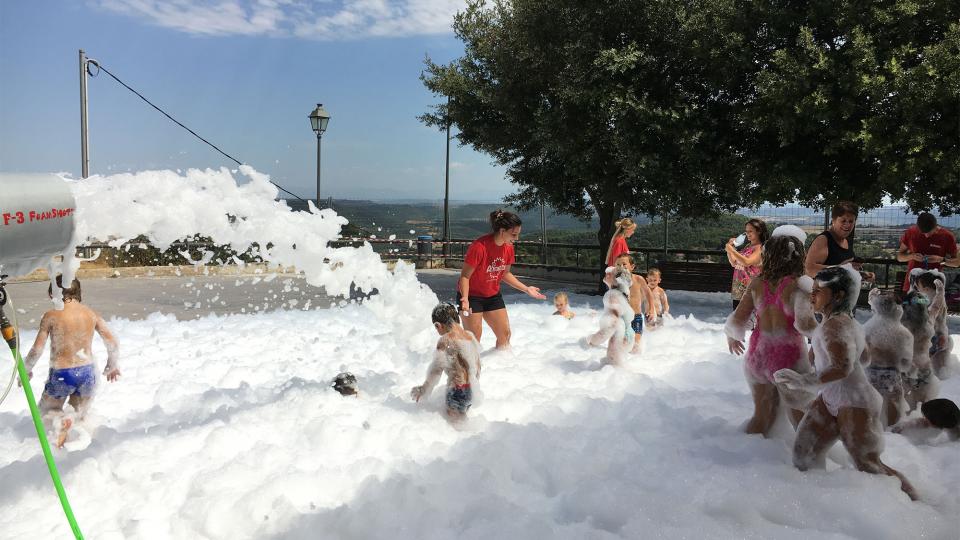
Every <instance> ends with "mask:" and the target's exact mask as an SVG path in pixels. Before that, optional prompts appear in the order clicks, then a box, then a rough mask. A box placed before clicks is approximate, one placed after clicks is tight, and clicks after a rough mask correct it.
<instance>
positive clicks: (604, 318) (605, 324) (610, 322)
mask: <svg viewBox="0 0 960 540" xmlns="http://www.w3.org/2000/svg"><path fill="white" fill-rule="evenodd" d="M618 324H620V318H619V317H615V316H613V315H609V314H605V315H601V316H600V329H599V330H597V332H596V333H595V334H593V335H592V336H590V337H589V338H587V341H588V342H589V343H590V345H593V346H594V347H599V346H600V345H602V344H603V342H604V341H607V340H609V339H610V337H611V336H612V335H613V334H614V333H615V332H616V330H617V325H618Z"/></svg>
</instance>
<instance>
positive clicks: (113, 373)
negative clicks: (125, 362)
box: [103, 368, 120, 382]
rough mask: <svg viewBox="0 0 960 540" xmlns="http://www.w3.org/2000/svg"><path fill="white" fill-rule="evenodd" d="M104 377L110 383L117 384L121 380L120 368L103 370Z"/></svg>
mask: <svg viewBox="0 0 960 540" xmlns="http://www.w3.org/2000/svg"><path fill="white" fill-rule="evenodd" d="M103 375H104V376H105V377H106V378H107V380H108V381H110V382H115V381H116V380H117V379H119V378H120V369H119V368H105V369H104V370H103Z"/></svg>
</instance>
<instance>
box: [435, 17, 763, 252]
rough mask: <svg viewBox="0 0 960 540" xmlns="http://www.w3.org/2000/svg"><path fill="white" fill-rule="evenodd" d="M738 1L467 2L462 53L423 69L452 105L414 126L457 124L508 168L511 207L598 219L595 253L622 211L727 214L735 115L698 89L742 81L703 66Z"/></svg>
mask: <svg viewBox="0 0 960 540" xmlns="http://www.w3.org/2000/svg"><path fill="white" fill-rule="evenodd" d="M732 5H733V4H732V2H727V1H724V0H717V1H704V2H682V1H649V2H643V1H638V2H624V1H614V0H596V1H593V2H582V1H580V0H513V1H512V2H507V1H498V2H493V3H491V4H487V3H485V2H483V1H470V2H468V5H467V8H466V10H465V11H464V12H462V13H460V14H458V15H457V17H456V19H455V21H454V31H455V32H456V35H457V36H458V37H459V38H460V39H461V40H462V41H463V43H464V46H465V52H464V55H463V57H461V58H459V59H457V60H455V61H453V62H451V63H450V64H447V65H438V64H435V63H433V62H432V61H430V60H429V59H428V60H427V69H426V71H425V73H424V75H423V81H424V84H425V85H426V86H427V87H428V88H429V89H430V90H432V91H433V92H435V93H437V94H439V95H442V96H447V97H449V98H450V101H449V105H447V104H446V103H442V104H440V105H438V106H436V107H435V109H434V110H433V111H431V112H430V113H428V114H425V115H424V116H423V117H422V119H423V120H424V121H425V122H426V123H427V124H429V125H434V126H437V127H441V128H442V127H445V126H446V124H447V122H452V123H453V124H454V125H456V127H457V128H458V130H459V134H458V138H459V140H460V142H461V143H463V144H467V145H470V146H472V147H474V148H475V149H477V150H480V151H482V152H486V153H488V154H490V155H491V156H493V157H494V158H495V159H496V161H497V162H499V163H500V164H503V165H505V166H507V175H508V176H509V178H510V180H511V181H512V182H513V183H515V184H516V185H517V186H518V187H519V189H518V191H517V193H515V194H514V195H512V196H511V197H510V202H512V203H514V204H517V205H519V206H521V207H524V206H531V205H535V204H540V203H547V204H549V205H550V206H552V207H554V208H556V209H557V210H558V211H560V212H563V213H569V214H574V215H578V216H582V217H589V216H590V215H592V213H593V212H596V214H597V215H598V217H599V222H600V231H599V235H598V240H599V243H600V245H601V246H603V247H605V246H606V245H607V242H608V241H609V238H610V236H611V235H612V232H613V222H614V220H616V219H617V218H619V217H620V216H621V214H623V213H643V214H651V215H659V214H662V213H664V212H669V213H671V214H674V215H680V216H698V215H703V214H704V213H715V212H718V211H719V210H722V209H733V208H735V207H737V206H739V205H740V204H742V203H743V193H742V190H740V188H739V186H740V180H741V178H742V174H741V167H742V164H743V160H739V159H737V156H738V152H740V151H739V150H738V149H737V147H736V145H735V144H733V142H735V141H737V140H739V139H742V137H738V136H737V135H736V132H737V121H736V117H735V114H734V113H735V112H736V111H735V109H734V108H731V107H729V106H726V105H723V103H724V99H715V98H716V96H714V95H713V90H712V86H711V85H710V84H708V83H706V82H705V79H706V80H713V81H721V82H722V83H723V84H725V85H727V87H731V88H733V87H736V86H737V85H738V84H743V82H744V81H745V78H742V77H741V78H740V79H731V78H729V77H728V76H727V74H724V73H723V72H722V71H723V69H724V65H722V64H720V63H719V62H718V63H716V64H714V65H711V64H709V62H708V60H709V58H710V56H711V54H712V53H711V51H710V49H711V48H712V47H714V46H715V44H716V43H721V42H725V38H724V34H725V33H726V32H728V29H726V28H725V27H724V26H723V25H717V24H715V22H716V20H717V19H724V18H726V15H725V13H726V12H729V11H731V10H732V9H733V7H732ZM704 66H706V67H704ZM705 71H709V72H710V75H709V77H705V76H704V72H705ZM711 100H712V101H713V102H711Z"/></svg>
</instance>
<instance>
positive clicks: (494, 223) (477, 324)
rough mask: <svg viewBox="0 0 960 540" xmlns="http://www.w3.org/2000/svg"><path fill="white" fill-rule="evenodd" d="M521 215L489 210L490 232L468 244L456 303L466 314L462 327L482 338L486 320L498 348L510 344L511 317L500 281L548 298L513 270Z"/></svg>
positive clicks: (519, 289)
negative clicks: (514, 273)
mask: <svg viewBox="0 0 960 540" xmlns="http://www.w3.org/2000/svg"><path fill="white" fill-rule="evenodd" d="M520 224H521V222H520V217H519V216H517V215H516V214H512V213H510V212H504V211H503V210H497V211H496V212H491V213H490V225H491V227H493V232H492V233H491V234H485V235H483V236H481V237H480V238H477V239H476V240H474V241H473V243H472V244H470V247H469V248H467V254H466V255H465V256H464V258H463V269H462V270H461V271H460V283H459V286H458V287H457V303H458V304H460V310H461V313H462V314H463V316H464V317H463V327H464V328H466V329H467V330H469V331H471V332H473V335H475V336H477V340H478V341H479V340H480V334H481V332H482V331H483V321H487V325H488V326H490V329H491V330H493V333H494V335H496V336H497V348H498V349H504V348H507V347H509V346H510V319H509V318H508V317H507V306H506V304H504V303H503V296H502V295H501V294H500V282H501V281H503V282H506V284H507V285H510V286H511V287H513V288H514V289H517V290H518V291H523V292H525V293H526V294H528V295H530V296H531V297H533V298H536V299H538V300H546V298H547V297H546V296H544V295H542V294H541V293H540V289H538V288H537V287H528V286H526V285H524V284H523V283H521V282H520V280H519V279H517V277H516V276H514V275H513V274H512V273H510V265H512V264H513V260H514V258H513V243H514V242H516V241H517V239H518V238H520Z"/></svg>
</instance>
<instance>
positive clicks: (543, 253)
mask: <svg viewBox="0 0 960 540" xmlns="http://www.w3.org/2000/svg"><path fill="white" fill-rule="evenodd" d="M545 208H546V205H545V204H543V203H540V264H547V217H546V213H545Z"/></svg>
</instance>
